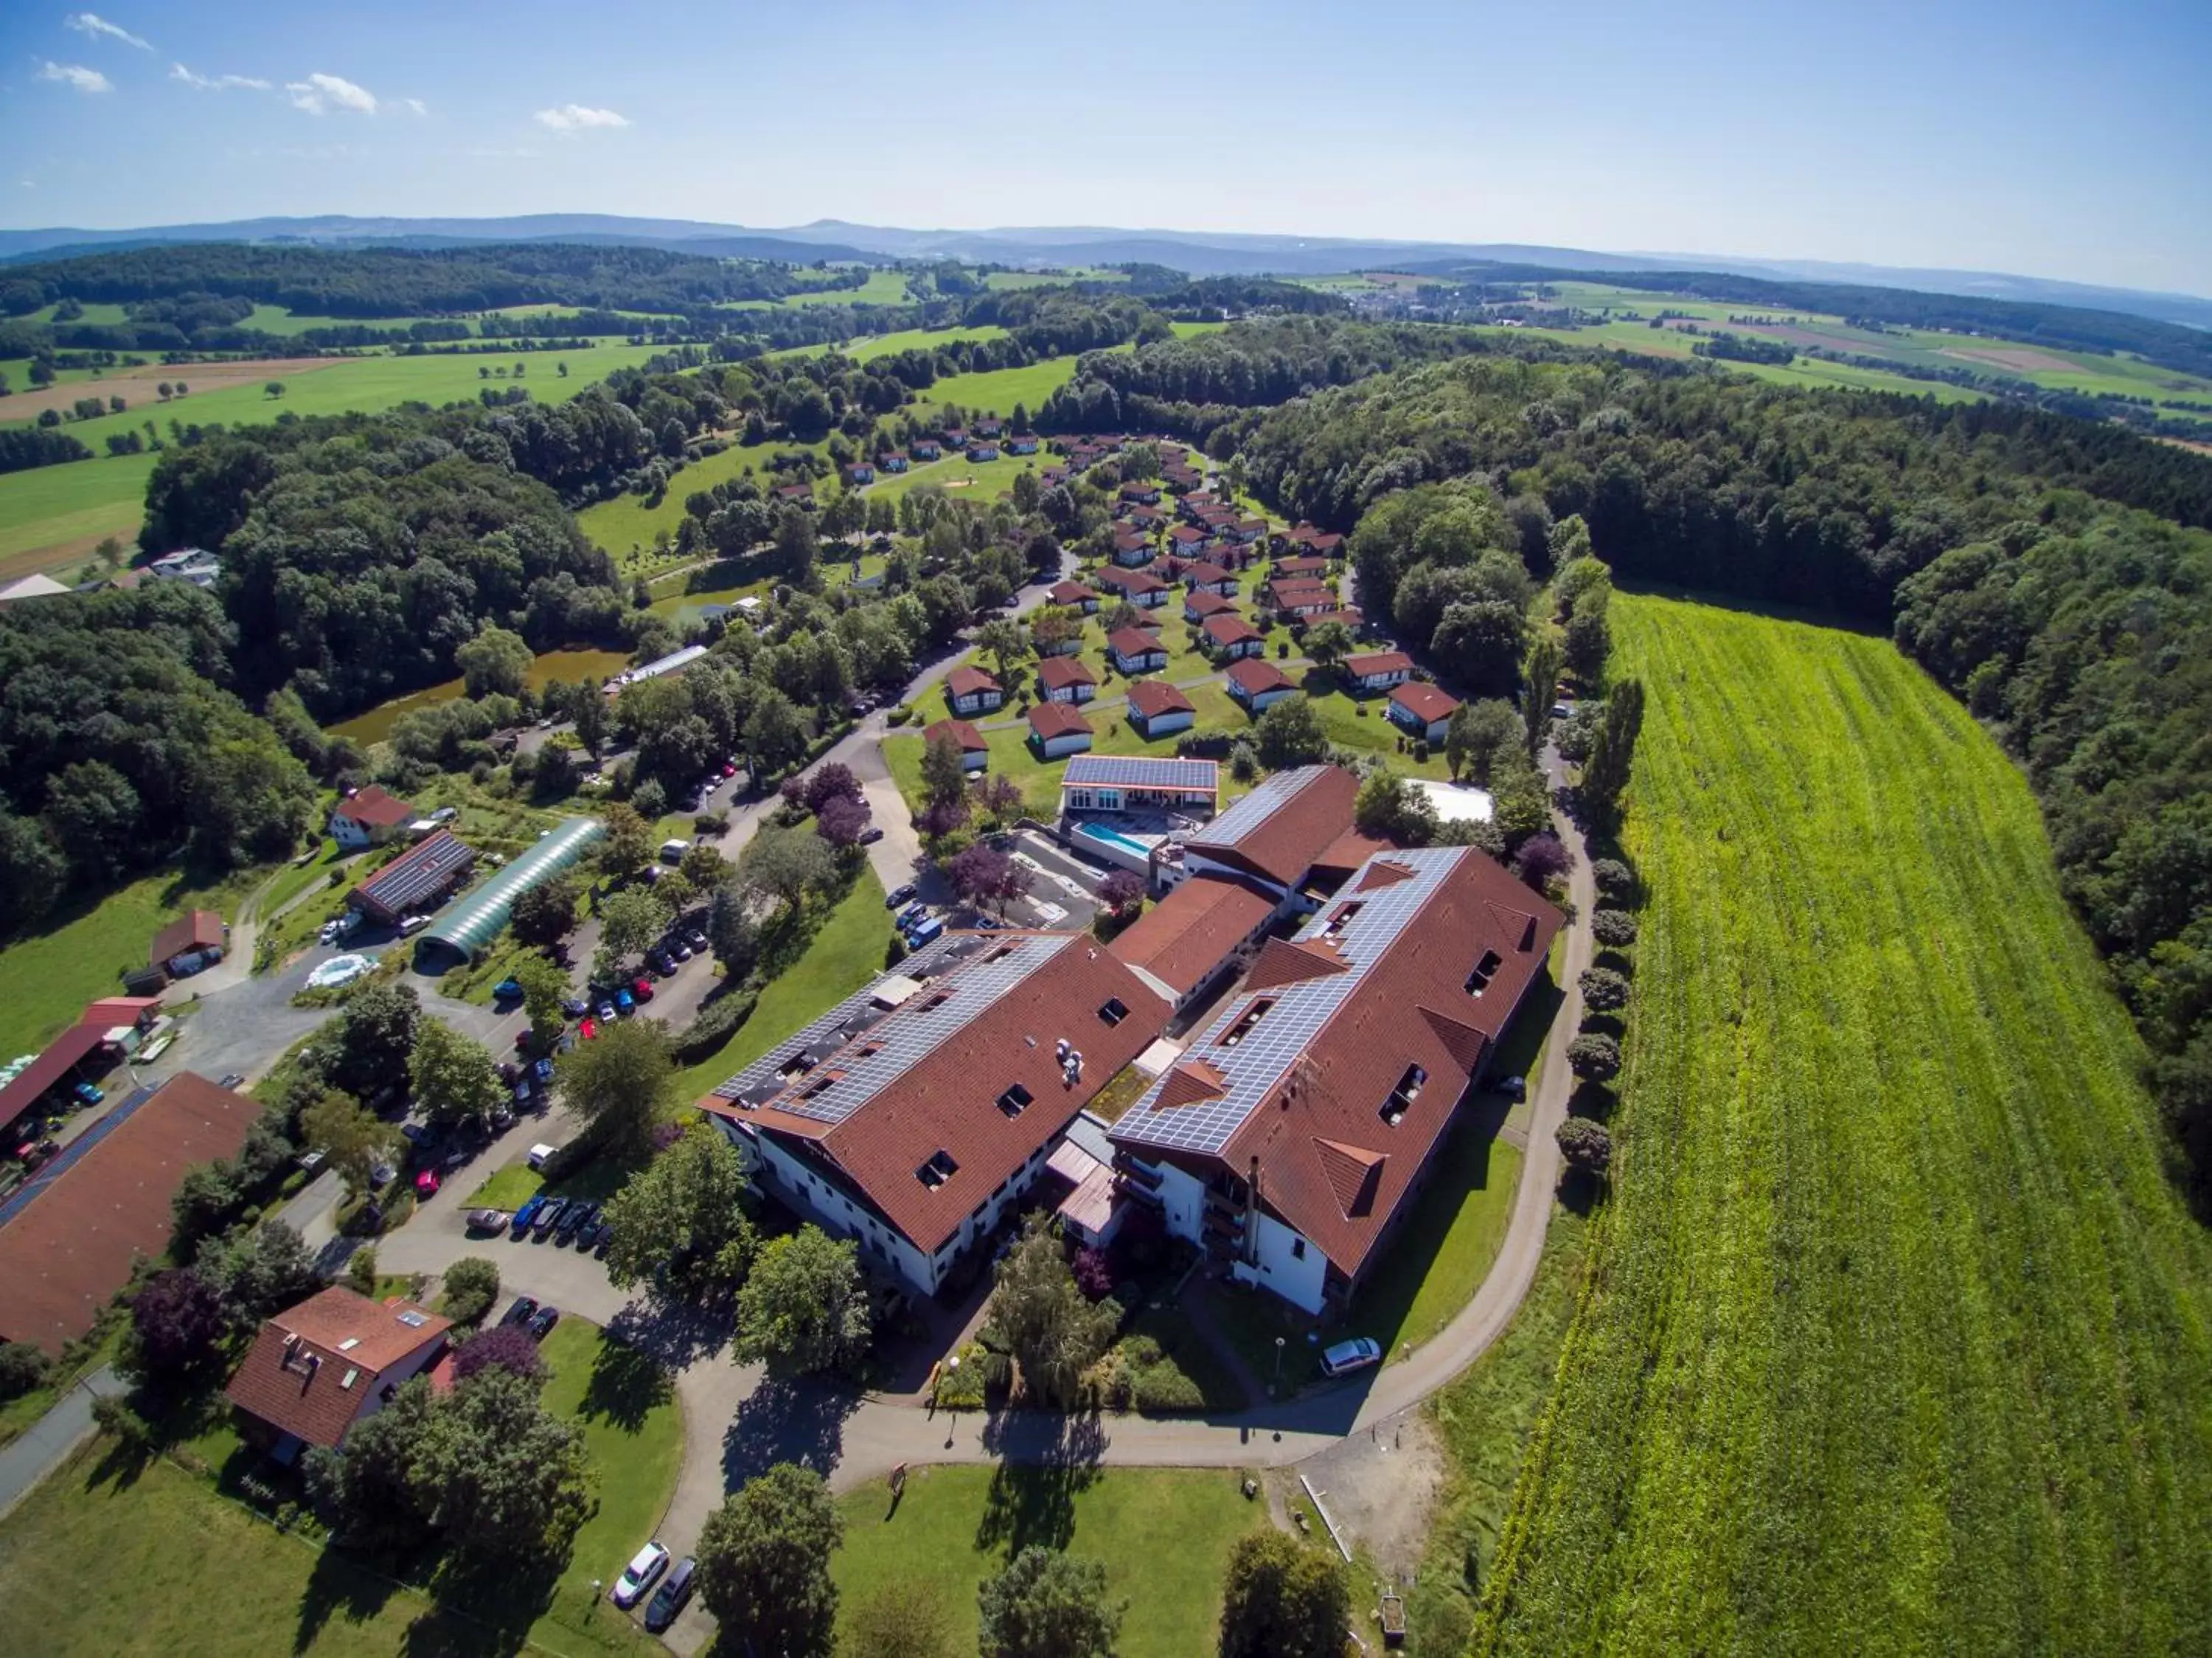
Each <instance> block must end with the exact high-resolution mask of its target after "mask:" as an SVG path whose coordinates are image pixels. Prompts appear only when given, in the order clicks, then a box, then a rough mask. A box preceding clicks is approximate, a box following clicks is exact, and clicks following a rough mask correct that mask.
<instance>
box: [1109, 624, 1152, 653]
mask: <svg viewBox="0 0 2212 1658" xmlns="http://www.w3.org/2000/svg"><path fill="white" fill-rule="evenodd" d="M1106 643H1107V646H1108V648H1109V649H1111V650H1112V651H1113V652H1114V653H1115V655H1120V656H1141V655H1145V654H1146V652H1148V651H1161V652H1164V651H1165V649H1167V647H1166V646H1164V645H1163V644H1162V643H1160V636H1159V635H1158V634H1157V633H1147V632H1146V631H1145V630H1144V629H1142V628H1140V627H1117V628H1115V630H1114V631H1113V632H1112V633H1110V634H1109V635H1107V637H1106Z"/></svg>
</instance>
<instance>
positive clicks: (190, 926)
mask: <svg viewBox="0 0 2212 1658" xmlns="http://www.w3.org/2000/svg"><path fill="white" fill-rule="evenodd" d="M220 943H222V917H221V916H219V915H217V914H216V912H215V911H213V910H193V911H190V912H189V913H187V914H185V915H180V916H179V917H177V918H176V919H175V920H174V921H173V922H171V923H169V924H168V925H167V926H166V927H164V928H162V929H161V931H160V932H158V933H156V934H155V935H154V946H153V949H152V950H151V952H150V953H149V954H148V956H147V960H149V961H151V962H152V963H153V964H154V965H155V966H160V965H161V963H162V962H164V961H167V960H168V959H169V958H170V957H171V956H173V955H182V954H185V951H187V950H204V949H206V948H209V947H210V946H211V945H216V944H220Z"/></svg>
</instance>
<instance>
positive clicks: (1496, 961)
mask: <svg viewBox="0 0 2212 1658" xmlns="http://www.w3.org/2000/svg"><path fill="white" fill-rule="evenodd" d="M1502 960H1503V958H1502V957H1500V956H1499V954H1498V952H1497V951H1495V950H1485V951H1484V952H1483V953H1482V960H1480V961H1478V962H1476V963H1475V964H1474V972H1471V973H1469V974H1468V976H1467V993H1468V995H1469V996H1480V995H1481V994H1482V993H1483V992H1484V991H1486V990H1488V989H1489V988H1490V981H1491V979H1492V978H1493V977H1494V976H1495V975H1496V973H1497V972H1498V966H1499V965H1500V964H1501V962H1502Z"/></svg>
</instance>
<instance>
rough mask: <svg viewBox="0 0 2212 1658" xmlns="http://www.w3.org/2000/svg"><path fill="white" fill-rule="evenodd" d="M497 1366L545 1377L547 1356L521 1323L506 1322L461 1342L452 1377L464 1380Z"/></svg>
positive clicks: (533, 1378)
mask: <svg viewBox="0 0 2212 1658" xmlns="http://www.w3.org/2000/svg"><path fill="white" fill-rule="evenodd" d="M494 1365H496V1366H498V1367H499V1368H501V1369H503V1370H512V1371H513V1372H514V1374H515V1375H518V1376H524V1377H527V1378H528V1379H529V1380H530V1381H544V1380H545V1356H544V1354H542V1353H540V1352H539V1351H538V1344H537V1342H536V1341H534V1340H533V1339H532V1338H531V1334H530V1332H528V1331H527V1330H525V1329H524V1328H522V1327H521V1326H520V1325H513V1324H503V1325H499V1326H495V1327H494V1328H492V1329H489V1330H485V1331H481V1332H478V1333H477V1334H476V1335H473V1336H471V1337H470V1338H468V1340H466V1341H465V1342H463V1343H462V1344H461V1347H460V1350H459V1352H457V1353H456V1354H454V1356H453V1379H454V1380H455V1381H467V1380H468V1379H469V1378H470V1377H471V1376H472V1375H476V1374H477V1372H478V1371H481V1370H487V1369H489V1368H491V1367H493V1366H494Z"/></svg>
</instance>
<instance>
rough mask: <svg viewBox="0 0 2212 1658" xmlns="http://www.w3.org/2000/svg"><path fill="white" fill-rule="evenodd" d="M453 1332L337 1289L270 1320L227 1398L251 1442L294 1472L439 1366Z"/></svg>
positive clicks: (397, 1305)
mask: <svg viewBox="0 0 2212 1658" xmlns="http://www.w3.org/2000/svg"><path fill="white" fill-rule="evenodd" d="M452 1328H453V1320H451V1319H448V1318H444V1317H441V1315H440V1314H435V1313H433V1312H431V1311H430V1310H429V1309H428V1308H423V1307H417V1306H416V1304H415V1303H414V1302H413V1301H403V1300H401V1299H399V1298H398V1297H397V1296H394V1297H393V1298H392V1300H390V1301H371V1300H369V1299H368V1296H366V1295H356V1293H355V1292H354V1291H352V1290H350V1289H347V1288H345V1286H344V1285H343V1284H333V1285H331V1287H330V1288H329V1289H323V1290H319V1291H317V1292H316V1293H315V1294H314V1295H310V1296H309V1297H308V1298H307V1300H306V1301H301V1303H300V1304H299V1305H298V1306H297V1307H292V1308H286V1309H285V1310H284V1311H283V1312H282V1313H279V1314H276V1315H275V1316H274V1317H273V1318H268V1319H264V1320H262V1323H261V1332H260V1334H258V1335H257V1336H256V1337H255V1338H253V1345H252V1348H251V1349H249V1350H247V1352H246V1362H244V1363H242V1364H240V1366H239V1367H238V1374H237V1375H234V1376H233V1377H231V1379H230V1385H229V1386H228V1387H225V1388H224V1389H223V1393H224V1394H225V1395H226V1396H227V1397H228V1399H229V1400H230V1402H231V1404H232V1405H233V1406H234V1408H235V1409H236V1410H237V1411H238V1413H239V1417H240V1427H241V1430H242V1433H243V1436H244V1437H245V1438H246V1439H247V1440H248V1441H250V1442H252V1443H254V1444H256V1445H258V1446H260V1447H261V1448H263V1449H264V1450H266V1451H267V1452H268V1453H269V1454H270V1455H271V1456H272V1457H274V1458H275V1459H276V1460H277V1461H278V1462H279V1463H282V1464H284V1465H285V1466H289V1465H290V1464H291V1463H292V1462H293V1460H295V1459H296V1458H297V1457H298V1456H299V1455H300V1454H301V1452H303V1451H305V1450H307V1449H308V1448H311V1447H313V1446H318V1445H319V1446H321V1447H323V1448H325V1449H333V1448H336V1447H337V1445H338V1444H339V1443H340V1442H342V1441H343V1439H344V1438H345V1436H346V1435H347V1434H349V1432H351V1431H352V1429H353V1425H354V1424H355V1423H357V1422H359V1421H361V1420H362V1418H363V1417H369V1416H374V1414H375V1413H376V1412H377V1411H380V1410H382V1409H383V1408H384V1407H385V1405H386V1404H387V1403H389V1402H390V1400H391V1399H392V1393H394V1392H395V1391H396V1390H397V1389H398V1387H399V1385H400V1384H401V1383H402V1382H405V1381H412V1380H413V1379H414V1378H415V1377H416V1376H418V1375H422V1372H423V1371H425V1370H427V1369H428V1368H430V1366H431V1365H433V1364H434V1363H435V1362H437V1360H438V1358H439V1357H440V1356H441V1355H442V1354H443V1353H444V1352H445V1350H446V1332H447V1331H449V1330H451V1329H452Z"/></svg>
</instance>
